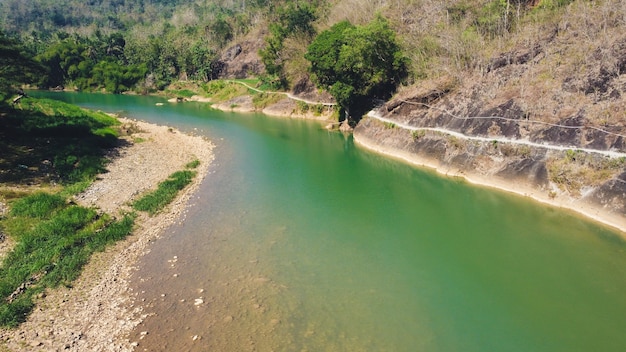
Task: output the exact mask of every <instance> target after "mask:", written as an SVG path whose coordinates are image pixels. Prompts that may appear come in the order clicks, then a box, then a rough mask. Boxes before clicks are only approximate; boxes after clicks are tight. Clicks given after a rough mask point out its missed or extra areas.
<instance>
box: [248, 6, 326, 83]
mask: <svg viewBox="0 0 626 352" xmlns="http://www.w3.org/2000/svg"><path fill="white" fill-rule="evenodd" d="M276 12H277V16H276V17H277V18H276V21H275V22H273V23H272V24H270V35H269V36H268V37H267V38H266V39H265V42H266V46H265V48H263V49H261V50H260V51H259V55H260V56H261V60H262V61H263V64H264V65H265V71H266V72H267V77H264V80H265V81H266V83H271V85H273V86H275V88H277V89H279V88H286V87H287V84H288V82H287V78H286V77H285V73H284V59H283V49H284V42H285V39H286V38H287V37H289V36H303V37H305V38H312V37H313V36H314V35H315V29H314V28H313V22H314V21H315V20H316V19H317V16H316V14H315V7H314V5H311V4H309V3H306V2H302V3H295V4H294V3H290V4H288V5H287V6H285V7H282V8H279V9H278V10H277V11H276ZM309 40H310V39H309ZM307 43H308V42H307Z"/></svg>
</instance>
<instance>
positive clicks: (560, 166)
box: [355, 29, 626, 216]
mask: <svg viewBox="0 0 626 352" xmlns="http://www.w3.org/2000/svg"><path fill="white" fill-rule="evenodd" d="M578 35H580V34H577V33H572V32H570V31H567V30H565V31H563V30H558V29H557V30H555V31H554V32H553V33H548V34H546V35H545V36H544V38H543V39H541V40H539V41H538V42H536V43H535V44H532V45H529V46H527V47H524V46H520V47H518V48H516V49H515V50H512V51H510V52H505V53H500V54H498V55H495V56H494V57H493V58H492V59H490V60H489V61H488V62H487V63H486V64H485V65H484V66H483V67H478V68H476V69H475V70H472V71H471V72H469V71H468V73H467V74H466V75H463V76H456V77H440V78H437V79H432V80H426V81H422V82H419V83H418V84H416V85H415V86H414V87H412V88H405V89H403V90H402V91H400V92H399V93H398V94H397V95H396V96H395V97H394V98H393V99H392V100H391V101H389V102H387V103H386V104H385V105H383V106H382V107H380V108H379V109H378V110H377V111H376V113H377V114H378V116H380V117H382V118H384V119H385V120H384V122H381V121H377V120H376V119H374V118H365V119H363V120H362V121H361V122H360V123H359V124H358V126H357V128H356V129H355V138H356V139H357V140H359V139H360V140H362V141H366V142H367V143H368V144H372V145H375V146H378V147H380V148H384V149H385V150H387V151H393V153H394V154H396V155H401V156H403V157H407V158H411V157H414V158H417V159H423V160H429V164H431V165H434V166H435V167H437V168H439V169H441V170H451V171H454V172H455V173H460V174H473V175H478V176H481V177H486V178H490V179H492V180H493V181H494V182H508V183H509V184H510V185H511V188H514V187H515V185H516V184H517V185H519V186H520V187H521V186H524V187H529V188H531V189H533V190H536V191H538V192H541V193H542V194H544V196H545V197H546V198H550V199H562V200H564V201H567V202H570V203H571V202H574V203H576V202H581V203H587V204H594V205H596V206H597V207H601V208H603V209H605V210H606V211H607V212H611V213H615V214H619V215H620V216H626V168H625V166H626V164H625V159H626V158H625V157H624V156H626V145H625V143H626V142H625V138H626V128H625V127H624V126H626V124H625V121H626V119H625V117H626V115H624V111H626V109H625V107H626V99H625V98H624V93H626V35H616V36H612V37H611V38H607V39H605V40H603V41H601V42H598V43H597V45H595V46H594V47H590V48H587V51H585V52H584V53H583V52H581V48H578V47H576V46H574V45H572V43H573V42H575V39H576V37H577V36H578ZM583 54H584V58H583V59H580V55H583ZM573 57H578V58H579V59H576V60H574V59H572V58H573ZM455 133H456V134H455ZM507 141H511V142H510V143H509V142H507ZM517 142H520V143H517ZM543 145H546V146H548V147H543ZM550 146H552V147H550ZM553 147H554V148H553ZM590 150H599V151H605V152H607V151H612V152H615V153H614V154H611V155H607V154H609V153H605V154H604V155H603V154H602V153H594V152H590ZM623 155H624V156H623Z"/></svg>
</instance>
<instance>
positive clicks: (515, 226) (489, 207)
mask: <svg viewBox="0 0 626 352" xmlns="http://www.w3.org/2000/svg"><path fill="white" fill-rule="evenodd" d="M52 96H53V97H56V98H58V99H63V100H67V101H71V102H74V103H77V104H79V105H82V106H87V107H90V108H96V109H102V110H105V111H110V112H121V114H123V115H125V116H129V117H133V118H138V119H142V120H147V121H150V122H154V123H159V124H168V125H172V126H175V127H177V128H180V129H182V130H185V131H195V132H196V133H203V134H205V135H207V136H208V137H210V138H211V139H212V140H213V141H214V142H215V144H216V145H217V148H216V161H215V163H214V164H213V165H212V166H211V168H210V172H211V173H210V174H209V176H208V177H207V179H206V180H205V182H204V183H203V184H202V186H201V189H200V190H199V192H198V193H197V195H196V197H194V198H193V199H192V205H191V207H190V208H189V210H188V212H187V213H186V216H185V218H184V220H182V221H180V222H179V223H178V224H176V225H174V226H172V227H171V228H170V229H169V230H168V231H167V233H166V234H165V235H164V236H163V238H161V239H159V240H158V241H156V242H155V243H154V244H153V245H152V246H151V252H150V253H149V254H148V255H146V256H145V257H144V258H143V259H142V261H141V263H140V265H139V269H138V271H137V273H136V275H135V278H134V284H133V285H134V286H135V287H134V288H135V291H136V292H138V293H139V295H138V299H144V300H145V305H146V308H145V312H146V313H150V314H152V315H151V316H149V317H148V318H147V319H146V321H145V322H144V323H143V324H142V325H140V326H139V327H138V329H137V331H136V333H134V334H133V335H132V336H131V341H138V342H139V347H138V348H137V349H136V350H139V351H141V350H149V351H183V350H184V351H425V352H431V351H550V352H554V351H625V350H626V253H625V252H624V250H625V249H626V245H625V243H624V241H623V240H621V239H620V237H619V236H618V235H616V234H615V233H614V232H612V231H611V230H610V229H606V228H604V227H602V226H599V225H597V224H594V223H590V222H587V221H583V220H581V219H579V218H577V217H575V216H572V215H571V214H569V213H567V212H564V211H560V210H557V209H553V208H548V207H544V206H540V205H538V204H536V203H534V202H531V201H529V200H526V199H523V198H519V197H515V196H510V195H507V194H504V193H500V192H495V191H492V190H487V189H483V188H477V187H472V186H469V185H467V184H465V183H463V182H462V181H458V180H452V179H443V178H440V177H437V176H436V175H434V174H433V173H431V172H428V171H424V170H418V169H415V168H412V167H410V166H407V165H405V164H402V163H399V162H396V161H393V160H388V159H385V158H383V157H380V156H377V155H374V154H371V153H369V152H367V151H365V150H362V149H360V148H356V147H355V146H354V144H353V142H352V139H351V137H344V136H343V135H341V134H337V133H328V132H326V131H324V130H323V129H322V128H321V125H320V124H319V123H315V122H310V121H300V120H289V119H277V118H271V117H266V116H262V115H256V114H247V115H246V114H231V113H222V112H215V111H212V110H210V109H209V108H208V107H207V106H206V105H201V104H193V103H188V104H184V105H183V104H181V105H170V104H167V103H166V105H165V106H160V107H159V106H155V103H157V102H161V101H162V100H161V99H159V98H153V97H129V96H113V95H96V94H67V93H64V94H53V95H52ZM144 331H146V332H147V333H148V334H147V335H145V334H141V332H144Z"/></svg>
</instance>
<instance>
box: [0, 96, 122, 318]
mask: <svg viewBox="0 0 626 352" xmlns="http://www.w3.org/2000/svg"><path fill="white" fill-rule="evenodd" d="M117 125H118V121H117V120H116V119H114V118H112V117H110V116H108V115H106V114H104V113H101V112H94V111H88V110H84V109H81V108H79V107H76V106H73V105H70V104H65V103H62V102H58V101H52V100H47V99H33V98H28V97H26V98H23V99H22V100H21V101H20V102H19V103H17V104H15V105H13V106H10V105H7V104H0V184H3V185H5V187H2V188H0V201H1V202H2V203H3V204H5V205H6V206H7V207H8V209H9V210H8V211H3V212H0V233H1V234H2V236H8V237H9V238H10V239H11V241H12V242H14V243H15V245H14V247H13V249H12V250H11V252H9V253H8V254H7V255H6V256H5V257H4V259H3V261H2V265H1V266H0V325H2V326H9V327H11V326H15V325H17V324H19V323H20V322H22V321H24V320H25V319H26V316H27V315H28V313H29V312H30V311H31V310H32V308H33V304H34V303H33V299H34V298H35V297H36V296H37V295H40V294H43V293H44V292H45V291H46V290H47V289H51V288H54V287H57V286H59V285H64V286H68V287H69V286H71V285H72V281H73V280H74V279H76V278H77V277H78V275H79V274H80V272H81V269H82V267H83V266H84V265H85V264H86V263H87V262H88V260H89V257H90V256H91V255H92V254H93V253H94V252H97V251H102V250H103V249H104V248H105V247H106V246H107V245H109V244H111V243H113V242H115V241H117V240H119V239H122V238H124V237H125V236H127V235H128V234H129V233H130V232H131V230H132V227H133V222H134V216H133V215H131V214H128V215H124V216H123V217H122V218H121V219H114V218H112V217H111V216H109V215H107V214H100V213H98V212H97V211H96V210H95V209H89V208H85V207H81V206H78V205H76V204H73V203H72V202H71V201H70V200H69V199H70V197H71V196H72V195H74V194H76V193H78V192H80V191H82V190H84V189H85V188H86V187H87V186H88V185H89V184H90V183H91V182H93V180H94V179H95V177H96V175H97V174H98V173H101V172H103V171H104V166H105V163H106V159H105V153H106V151H107V150H110V149H111V148H113V147H115V146H116V145H117V143H118V140H117V131H116V126H117Z"/></svg>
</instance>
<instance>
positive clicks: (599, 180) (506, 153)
mask: <svg viewBox="0 0 626 352" xmlns="http://www.w3.org/2000/svg"><path fill="white" fill-rule="evenodd" d="M489 123H490V124H491V123H492V122H489ZM442 130H443V128H442V129H437V130H434V129H414V130H409V129H406V128H402V127H399V126H397V125H395V124H393V123H391V122H382V121H379V120H377V119H375V118H372V117H369V118H365V119H363V120H362V121H361V122H360V123H359V124H358V126H357V127H356V129H355V131H354V139H355V142H356V143H357V144H359V145H361V146H364V147H366V148H368V149H371V150H373V151H376V152H379V153H382V154H385V155H388V156H391V157H395V158H399V159H402V160H404V161H407V162H409V163H412V164H415V165H418V166H423V167H427V168H432V169H434V170H436V171H437V172H439V173H441V174H443V175H446V176H449V177H461V178H463V179H466V180H467V181H468V182H470V183H473V184H477V185H482V186H487V187H491V188H497V189H500V190H504V191H507V192H512V193H516V194H519V195H521V196H526V197H530V198H532V199H535V200H537V201H539V202H542V203H546V204H550V205H553V206H557V207H561V208H565V209H570V210H572V211H575V212H577V213H579V214H582V215H584V216H586V217H589V218H591V219H594V220H596V221H599V222H602V223H604V224H607V225H609V226H612V227H614V228H616V229H617V230H618V231H620V232H621V233H622V235H623V236H624V237H626V210H625V209H626V188H625V187H624V183H625V182H624V178H626V176H625V175H626V171H625V170H624V169H625V167H624V158H620V157H613V158H611V157H608V156H604V155H601V154H593V153H584V152H580V151H576V149H575V148H573V149H566V150H558V149H550V148H548V147H531V146H528V145H524V144H515V143H503V142H499V141H498V140H496V139H495V137H494V139H493V140H489V138H485V141H480V140H479V139H478V138H476V139H471V138H466V139H464V138H460V137H458V136H456V135H455V134H453V132H454V131H452V130H451V131H450V132H451V133H445V132H442Z"/></svg>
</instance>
